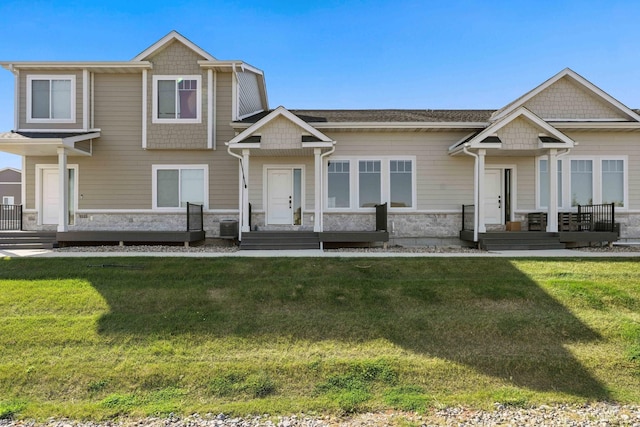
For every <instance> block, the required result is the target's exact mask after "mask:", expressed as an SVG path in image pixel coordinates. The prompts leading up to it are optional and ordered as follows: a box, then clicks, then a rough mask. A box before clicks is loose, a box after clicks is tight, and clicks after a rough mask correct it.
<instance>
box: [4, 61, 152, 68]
mask: <svg viewBox="0 0 640 427" xmlns="http://www.w3.org/2000/svg"><path fill="white" fill-rule="evenodd" d="M0 66H1V67H2V68H4V69H7V70H11V69H12V68H13V69H22V70H38V69H49V70H52V69H58V70H68V69H85V68H86V69H89V70H99V69H106V68H123V69H125V68H126V69H128V68H131V69H151V68H153V65H152V64H151V62H149V61H140V62H129V61H64V62H62V61H4V62H0Z"/></svg>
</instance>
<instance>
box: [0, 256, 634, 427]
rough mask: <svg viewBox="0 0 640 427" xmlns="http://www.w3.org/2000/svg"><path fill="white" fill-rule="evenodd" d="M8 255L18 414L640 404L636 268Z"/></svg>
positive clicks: (1, 383) (12, 412)
mask: <svg viewBox="0 0 640 427" xmlns="http://www.w3.org/2000/svg"><path fill="white" fill-rule="evenodd" d="M0 263H1V264H0V346H1V347H2V349H1V350H0V416H1V417H5V418H7V417H14V418H34V417H35V418H41V419H42V418H47V417H50V416H55V417H63V416H64V417H70V418H74V419H81V418H92V419H104V418H111V417H114V416H119V415H130V416H142V415H166V414H169V413H171V412H173V413H177V414H189V413H193V412H200V413H219V412H225V413H235V414H239V415H244V414H249V413H256V414H260V413H271V414H276V413H283V414H288V413H296V412H305V413H324V412H330V413H345V412H359V411H365V410H381V409H389V408H393V409H399V410H409V411H426V410H429V409H430V408H434V407H442V406H448V405H465V406H471V407H478V408H490V407H491V406H492V405H493V404H494V403H496V402H499V403H502V404H504V405H511V406H527V405H532V404H541V403H582V402H590V401H618V402H622V403H636V404H637V403H638V402H640V263H638V262H637V260H634V259H580V258H575V259H562V260H559V259H555V260H554V259H552V260H541V259H535V260H533V259H531V260H527V259H513V260H509V259H501V258H378V259H366V258H360V259H338V258H332V259H329V258H323V259H319V258H296V259H291V258H289V259H287V258H285V259H281V258H265V259H249V258H207V259H185V258H164V259H159V258H117V259H115V258H91V259H89V258H86V259H78V258H74V259H5V260H0Z"/></svg>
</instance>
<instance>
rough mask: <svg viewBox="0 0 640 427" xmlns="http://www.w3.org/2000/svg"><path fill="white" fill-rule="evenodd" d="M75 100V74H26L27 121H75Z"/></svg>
mask: <svg viewBox="0 0 640 427" xmlns="http://www.w3.org/2000/svg"><path fill="white" fill-rule="evenodd" d="M75 101H76V76H74V75H28V76H27V123H75V121H76V102H75Z"/></svg>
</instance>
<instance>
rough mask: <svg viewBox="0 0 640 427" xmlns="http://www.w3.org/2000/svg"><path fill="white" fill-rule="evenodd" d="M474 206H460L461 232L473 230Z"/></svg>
mask: <svg viewBox="0 0 640 427" xmlns="http://www.w3.org/2000/svg"><path fill="white" fill-rule="evenodd" d="M475 216H476V205H462V231H473V230H474V229H475Z"/></svg>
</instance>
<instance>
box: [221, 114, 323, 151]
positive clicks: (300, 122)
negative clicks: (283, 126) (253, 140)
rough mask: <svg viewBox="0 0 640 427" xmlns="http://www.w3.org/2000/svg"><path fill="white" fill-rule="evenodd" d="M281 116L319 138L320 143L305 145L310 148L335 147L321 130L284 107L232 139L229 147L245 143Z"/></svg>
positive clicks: (244, 144)
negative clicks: (248, 138)
mask: <svg viewBox="0 0 640 427" xmlns="http://www.w3.org/2000/svg"><path fill="white" fill-rule="evenodd" d="M281 116H282V117H285V118H286V119H288V120H289V121H290V122H292V123H293V124H295V125H297V126H299V127H300V128H302V129H303V130H304V131H306V132H308V133H309V134H311V135H312V136H315V137H316V138H318V139H319V140H320V142H319V143H315V144H314V143H311V142H310V143H305V144H306V146H307V147H308V148H316V147H319V146H322V147H330V146H331V145H333V144H334V143H335V141H333V140H332V139H331V138H329V137H328V136H327V135H325V134H323V133H322V132H320V131H319V130H317V129H315V128H314V127H313V126H311V125H310V124H308V123H307V122H305V121H304V120H302V119H301V118H300V117H298V116H296V115H295V114H293V113H292V112H291V111H289V110H287V109H286V108H284V107H283V106H280V107H278V108H276V109H275V110H273V111H272V112H271V113H269V114H267V115H266V116H264V117H263V118H262V119H260V120H258V121H257V122H255V123H253V124H252V125H251V126H249V127H248V128H247V129H245V130H244V131H242V132H240V133H239V134H238V135H236V136H235V137H234V138H232V139H231V140H230V141H229V146H232V145H235V144H237V143H239V142H241V141H243V140H244V139H245V138H247V137H249V136H251V135H252V134H254V133H256V132H257V131H258V130H259V129H260V128H262V127H263V126H265V125H267V124H268V123H270V122H271V121H272V120H274V119H276V118H277V117H281ZM325 143H331V145H327V144H325ZM317 144H321V145H317ZM242 147H246V143H242ZM258 147H259V144H258Z"/></svg>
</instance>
